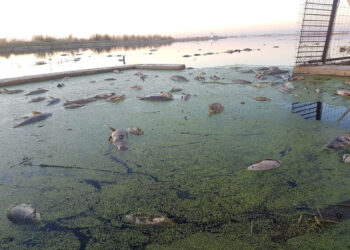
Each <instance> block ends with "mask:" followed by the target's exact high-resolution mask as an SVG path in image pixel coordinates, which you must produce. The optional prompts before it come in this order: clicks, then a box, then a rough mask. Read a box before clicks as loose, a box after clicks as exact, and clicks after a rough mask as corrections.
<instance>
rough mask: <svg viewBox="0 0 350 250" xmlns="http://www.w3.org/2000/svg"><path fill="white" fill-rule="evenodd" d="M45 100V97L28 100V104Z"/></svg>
mask: <svg viewBox="0 0 350 250" xmlns="http://www.w3.org/2000/svg"><path fill="white" fill-rule="evenodd" d="M45 99H46V97H42V96H41V97H36V98H33V99H30V101H29V102H41V101H43V100H45Z"/></svg>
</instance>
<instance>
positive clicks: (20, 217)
mask: <svg viewBox="0 0 350 250" xmlns="http://www.w3.org/2000/svg"><path fill="white" fill-rule="evenodd" d="M7 218H8V219H9V220H10V221H12V222H13V223H16V224H30V225H35V224H39V222H40V214H39V213H38V212H37V211H36V209H34V208H32V206H31V205H27V204H20V205H17V206H15V207H11V208H9V209H7Z"/></svg>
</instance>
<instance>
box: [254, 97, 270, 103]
mask: <svg viewBox="0 0 350 250" xmlns="http://www.w3.org/2000/svg"><path fill="white" fill-rule="evenodd" d="M253 99H254V100H255V101H259V102H267V101H271V99H270V98H267V97H263V96H258V97H253Z"/></svg>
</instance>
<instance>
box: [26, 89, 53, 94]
mask: <svg viewBox="0 0 350 250" xmlns="http://www.w3.org/2000/svg"><path fill="white" fill-rule="evenodd" d="M47 91H48V90H46V89H41V88H38V89H37V90H33V91H31V92H29V93H27V94H25V95H38V94H42V93H45V92H47Z"/></svg>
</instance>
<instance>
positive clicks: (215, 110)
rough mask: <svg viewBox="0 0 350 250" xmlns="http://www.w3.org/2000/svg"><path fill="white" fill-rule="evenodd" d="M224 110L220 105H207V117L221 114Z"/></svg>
mask: <svg viewBox="0 0 350 250" xmlns="http://www.w3.org/2000/svg"><path fill="white" fill-rule="evenodd" d="M223 110H224V106H222V105H221V104H220V103H213V104H210V105H209V116H210V115H212V114H216V113H221V112H222V111H223Z"/></svg>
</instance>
